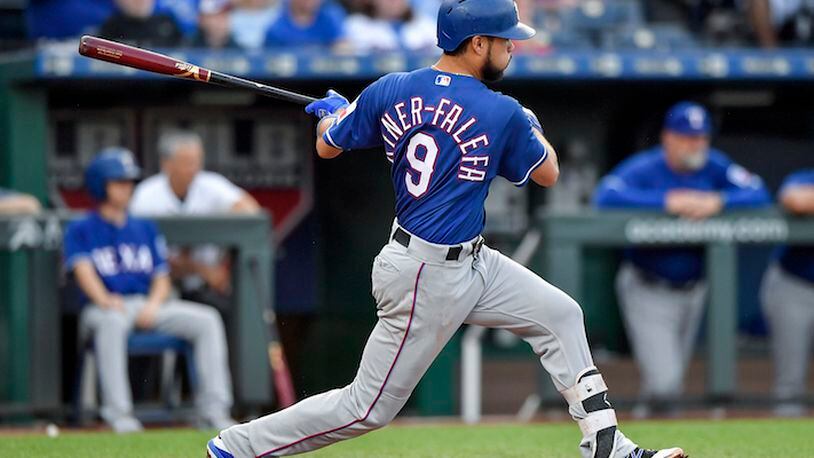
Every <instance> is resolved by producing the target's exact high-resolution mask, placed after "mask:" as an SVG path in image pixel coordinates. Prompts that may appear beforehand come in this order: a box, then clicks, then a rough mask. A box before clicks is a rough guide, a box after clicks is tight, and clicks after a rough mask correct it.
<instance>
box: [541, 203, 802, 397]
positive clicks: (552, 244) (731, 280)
mask: <svg viewBox="0 0 814 458" xmlns="http://www.w3.org/2000/svg"><path fill="white" fill-rule="evenodd" d="M537 224H538V225H539V227H541V228H542V230H543V233H544V234H545V235H544V237H545V249H544V256H545V269H544V271H545V278H546V280H548V281H550V282H551V283H553V284H554V285H556V286H558V287H559V288H561V289H562V290H564V291H566V292H567V293H568V294H570V295H571V296H572V297H573V298H574V299H576V300H577V302H581V301H582V300H583V298H584V297H585V291H586V288H585V287H586V285H585V277H584V273H585V268H586V264H587V263H586V262H585V259H584V257H585V256H584V255H585V253H584V252H585V250H586V248H591V247H601V248H623V247H629V246H643V247H645V246H648V247H656V246H661V247H664V246H668V245H695V246H703V247H704V248H705V250H704V251H705V257H706V260H705V263H706V278H707V281H708V284H709V293H708V300H707V309H706V330H705V332H706V341H707V345H706V347H707V355H706V357H707V361H708V362H709V364H707V365H706V367H707V396H708V397H710V398H713V399H730V398H732V397H733V396H734V395H735V393H736V389H737V383H736V362H737V347H736V337H737V336H736V333H737V332H736V331H737V313H738V294H737V293H738V246H739V245H742V244H772V245H773V244H785V243H788V244H814V218H797V217H792V216H788V215H786V214H784V213H781V212H780V211H778V210H776V209H770V210H754V211H731V212H727V213H725V214H723V215H721V216H718V217H715V218H711V219H708V220H705V221H688V220H682V219H677V218H674V217H670V216H667V215H665V214H664V213H659V212H625V211H602V212H600V211H593V210H590V211H589V210H586V211H584V212H580V213H578V214H567V213H552V212H542V213H540V214H539V215H538V218H537ZM609 293H611V292H609ZM541 371H542V369H541ZM543 372H544V371H543ZM539 380H540V383H539V393H540V395H541V396H542V397H545V398H548V397H550V396H548V395H547V394H548V393H550V391H551V388H550V385H551V383H550V380H549V378H548V376H547V374H543V373H541V374H540V377H539Z"/></svg>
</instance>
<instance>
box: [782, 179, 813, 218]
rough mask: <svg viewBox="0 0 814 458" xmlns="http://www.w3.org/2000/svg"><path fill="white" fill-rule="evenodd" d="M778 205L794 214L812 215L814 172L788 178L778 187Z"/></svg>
mask: <svg viewBox="0 0 814 458" xmlns="http://www.w3.org/2000/svg"><path fill="white" fill-rule="evenodd" d="M780 204H781V205H782V206H783V208H785V209H786V210H788V211H790V212H792V213H794V214H798V215H811V214H814V172H808V173H806V172H800V173H795V174H793V175H791V176H789V177H788V178H787V179H786V180H785V181H784V182H783V185H782V186H781V187H780Z"/></svg>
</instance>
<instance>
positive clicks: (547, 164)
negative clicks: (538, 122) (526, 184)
mask: <svg viewBox="0 0 814 458" xmlns="http://www.w3.org/2000/svg"><path fill="white" fill-rule="evenodd" d="M534 136H535V137H537V140H540V142H541V143H542V144H543V145H545V148H546V151H548V158H546V160H545V161H543V163H542V164H540V166H539V167H537V168H536V169H534V171H533V172H531V180H532V181H534V182H535V183H537V184H538V185H540V186H544V187H547V188H548V187H551V186H554V185H555V184H556V183H557V179H559V177H560V161H559V158H557V152H556V151H555V150H554V147H553V146H551V143H549V141H548V139H546V138H545V135H543V131H542V129H538V128H536V127H535V128H534Z"/></svg>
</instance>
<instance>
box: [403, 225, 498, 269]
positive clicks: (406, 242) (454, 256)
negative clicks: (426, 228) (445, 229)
mask: <svg viewBox="0 0 814 458" xmlns="http://www.w3.org/2000/svg"><path fill="white" fill-rule="evenodd" d="M411 238H412V236H411V235H410V234H408V233H407V232H406V231H404V230H403V229H402V228H400V227H398V228H396V232H394V233H393V240H395V241H396V242H398V244H399V245H401V246H403V247H404V248H409V247H410V239H411ZM481 244H482V242H481V241H480V240H479V241H478V242H477V243H475V248H474V251H475V253H477V252H478V251H480V246H481ZM463 249H464V247H463V245H457V246H452V247H449V251H447V257H446V260H447V261H457V260H458V257H459V256H460V255H461V251H463Z"/></svg>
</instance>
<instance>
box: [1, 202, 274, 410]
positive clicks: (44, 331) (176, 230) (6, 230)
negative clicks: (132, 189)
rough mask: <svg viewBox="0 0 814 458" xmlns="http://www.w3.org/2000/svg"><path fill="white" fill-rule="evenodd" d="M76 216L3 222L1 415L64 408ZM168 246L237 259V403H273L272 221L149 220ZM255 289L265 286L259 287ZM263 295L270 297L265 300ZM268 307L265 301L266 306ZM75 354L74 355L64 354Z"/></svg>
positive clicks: (232, 350)
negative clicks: (211, 249)
mask: <svg viewBox="0 0 814 458" xmlns="http://www.w3.org/2000/svg"><path fill="white" fill-rule="evenodd" d="M77 216H78V215H76V214H71V213H62V212H60V213H56V212H45V213H43V214H41V215H38V216H18V217H9V216H0V256H2V257H4V258H5V262H2V263H0V266H2V267H0V275H6V276H7V278H8V280H9V281H8V283H7V285H8V288H7V291H5V292H4V297H5V298H6V300H5V301H4V302H6V303H4V304H2V307H0V327H1V328H2V332H0V367H3V368H5V370H4V371H3V374H2V375H0V387H4V388H5V389H4V390H2V391H0V416H5V415H13V414H31V413H55V412H60V411H61V410H62V405H61V393H60V388H61V364H62V353H63V350H65V349H62V348H60V314H61V310H60V303H59V297H58V293H57V289H58V284H59V277H60V272H61V261H60V249H61V247H62V234H63V229H64V227H65V225H66V223H68V222H69V221H70V220H72V219H74V218H76V217H77ZM152 219H153V220H154V221H156V223H157V224H158V226H159V228H160V230H161V232H162V233H163V234H164V235H165V236H166V238H167V241H168V242H169V243H171V244H181V245H187V244H201V243H207V244H215V245H219V246H223V247H226V248H229V249H233V250H234V253H235V260H234V267H233V269H234V280H233V284H234V287H235V309H234V312H233V313H234V315H233V318H232V320H231V324H230V328H229V329H227V336H228V339H229V354H230V361H231V363H232V364H231V367H232V378H233V389H234V394H235V402H236V403H239V404H241V405H243V406H253V407H259V406H263V405H267V404H269V403H270V402H271V400H272V390H271V383H272V382H271V378H270V376H269V364H268V356H267V355H266V337H265V336H266V331H265V329H264V328H263V327H264V326H265V324H264V321H263V319H262V318H261V311H262V310H263V309H264V308H265V307H268V306H272V304H271V303H270V302H271V301H272V300H273V299H272V298H273V296H274V295H273V294H272V293H273V289H272V286H273V285H272V280H271V279H272V268H273V264H272V262H271V261H272V257H273V254H272V245H271V222H270V217H269V216H267V215H259V216H248V215H246V216H244V215H234V216H223V217H172V218H152ZM255 282H261V283H260V284H255ZM261 296H265V297H261ZM265 301H268V302H265ZM67 351H73V349H67Z"/></svg>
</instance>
